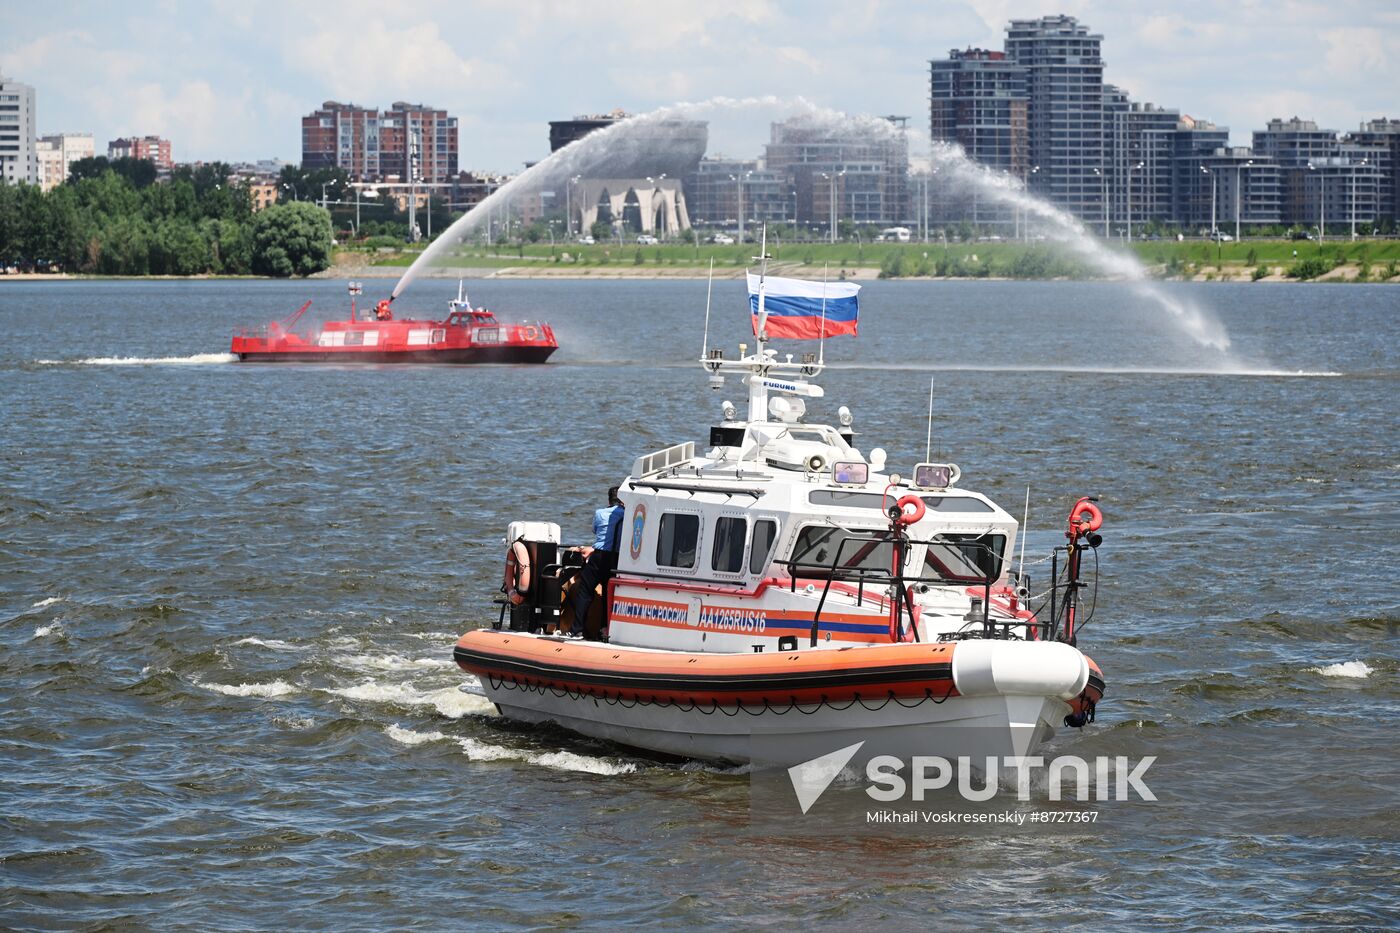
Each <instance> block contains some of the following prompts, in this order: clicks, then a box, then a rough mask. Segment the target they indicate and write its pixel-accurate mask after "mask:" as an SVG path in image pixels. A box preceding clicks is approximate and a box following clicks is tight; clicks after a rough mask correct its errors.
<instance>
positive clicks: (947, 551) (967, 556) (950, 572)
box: [924, 534, 1006, 583]
mask: <svg viewBox="0 0 1400 933" xmlns="http://www.w3.org/2000/svg"><path fill="white" fill-rule="evenodd" d="M1005 548H1006V535H994V534H981V535H954V534H944V535H935V536H934V538H933V540H932V541H930V542H929V545H928V551H927V552H926V553H925V554H924V566H925V567H926V568H927V569H928V570H930V571H932V572H933V573H934V574H935V575H936V576H939V577H942V578H943V579H945V580H954V581H958V582H967V583H983V582H986V581H989V580H995V579H997V578H998V577H1000V576H1001V557H1002V551H1003V550H1005Z"/></svg>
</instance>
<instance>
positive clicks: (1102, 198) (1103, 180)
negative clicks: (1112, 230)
mask: <svg viewBox="0 0 1400 933" xmlns="http://www.w3.org/2000/svg"><path fill="white" fill-rule="evenodd" d="M1093 172H1094V174H1095V175H1097V176H1099V184H1100V186H1101V187H1102V189H1103V192H1102V194H1100V195H1099V206H1100V209H1101V210H1102V211H1103V238H1104V239H1105V240H1107V239H1108V175H1106V174H1105V173H1104V172H1103V171H1102V170H1100V169H1094V170H1093Z"/></svg>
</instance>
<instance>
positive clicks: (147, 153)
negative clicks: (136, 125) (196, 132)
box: [107, 136, 175, 172]
mask: <svg viewBox="0 0 1400 933" xmlns="http://www.w3.org/2000/svg"><path fill="white" fill-rule="evenodd" d="M107 158H109V159H124V158H130V159H148V160H150V161H151V162H154V163H155V166H156V168H158V169H160V170H162V171H166V172H168V171H170V170H171V169H172V168H174V167H175V160H174V158H172V156H171V147H170V140H168V139H164V138H162V137H160V136H126V137H123V138H121V139H114V140H112V141H111V142H109V143H108V144H107Z"/></svg>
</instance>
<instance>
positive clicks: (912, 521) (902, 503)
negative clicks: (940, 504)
mask: <svg viewBox="0 0 1400 933" xmlns="http://www.w3.org/2000/svg"><path fill="white" fill-rule="evenodd" d="M895 505H897V506H898V507H899V518H897V519H895V520H896V521H897V522H899V524H901V525H916V524H918V523H919V521H920V520H921V519H922V518H923V517H924V512H925V511H927V507H926V506H925V505H924V500H923V499H920V498H919V497H918V496H904V497H903V498H901V499H900V500H899V501H898V502H896V503H895Z"/></svg>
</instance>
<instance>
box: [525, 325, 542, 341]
mask: <svg viewBox="0 0 1400 933" xmlns="http://www.w3.org/2000/svg"><path fill="white" fill-rule="evenodd" d="M521 336H522V337H523V338H524V339H526V340H538V339H539V337H540V329H539V328H538V327H536V326H535V325H534V324H526V325H525V329H524V330H523V331H521Z"/></svg>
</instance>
